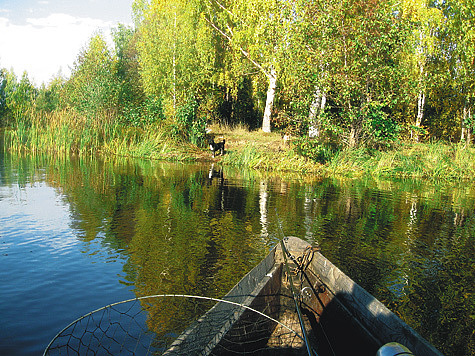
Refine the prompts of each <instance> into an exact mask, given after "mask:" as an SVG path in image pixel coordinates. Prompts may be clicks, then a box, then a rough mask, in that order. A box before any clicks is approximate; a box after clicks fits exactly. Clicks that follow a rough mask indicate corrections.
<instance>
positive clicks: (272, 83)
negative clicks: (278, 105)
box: [262, 67, 277, 132]
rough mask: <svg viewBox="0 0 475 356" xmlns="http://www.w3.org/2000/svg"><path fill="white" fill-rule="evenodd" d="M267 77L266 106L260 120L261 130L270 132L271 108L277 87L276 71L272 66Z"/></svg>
mask: <svg viewBox="0 0 475 356" xmlns="http://www.w3.org/2000/svg"><path fill="white" fill-rule="evenodd" d="M267 78H269V87H268V89H267V99H266V108H265V110H264V118H263V120H262V131H264V132H271V128H270V118H271V115H272V108H273V106H274V98H275V89H276V87H277V72H276V70H275V69H274V68H273V67H272V68H271V70H270V74H269V75H268V76H267Z"/></svg>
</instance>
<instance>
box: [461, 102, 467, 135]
mask: <svg viewBox="0 0 475 356" xmlns="http://www.w3.org/2000/svg"><path fill="white" fill-rule="evenodd" d="M466 119H467V105H464V107H463V114H462V125H461V126H462V132H461V134H460V142H463V141H464V140H465V133H466V131H467V128H466V127H465V120H466Z"/></svg>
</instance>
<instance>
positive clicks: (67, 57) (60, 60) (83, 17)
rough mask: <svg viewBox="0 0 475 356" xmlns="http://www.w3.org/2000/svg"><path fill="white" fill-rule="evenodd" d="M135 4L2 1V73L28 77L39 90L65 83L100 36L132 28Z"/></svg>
mask: <svg viewBox="0 0 475 356" xmlns="http://www.w3.org/2000/svg"><path fill="white" fill-rule="evenodd" d="M132 2H133V0H0V68H7V69H10V68H13V70H14V71H15V73H16V75H17V76H19V77H20V76H21V75H22V73H23V71H25V70H26V71H27V72H28V75H29V77H30V79H31V80H32V81H33V82H35V83H36V84H37V85H40V84H41V83H45V84H47V83H48V82H49V80H50V79H51V78H52V77H53V76H55V75H56V74H57V73H58V72H59V71H60V70H61V73H62V74H63V75H64V76H66V77H68V76H69V75H70V69H71V67H72V65H73V63H74V61H75V60H76V58H77V56H78V54H79V52H80V50H81V48H83V47H84V46H85V45H86V44H87V42H88V40H89V38H90V37H91V36H92V35H93V34H94V33H95V32H96V31H98V30H101V31H103V33H104V34H106V35H109V33H110V28H112V27H115V26H117V24H118V23H119V22H120V23H124V24H128V25H131V23H132V19H131V14H132V10H131V8H132Z"/></svg>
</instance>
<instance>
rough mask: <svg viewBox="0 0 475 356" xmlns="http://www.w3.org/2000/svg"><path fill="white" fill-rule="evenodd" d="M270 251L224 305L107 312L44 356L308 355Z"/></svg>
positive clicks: (179, 300)
mask: <svg viewBox="0 0 475 356" xmlns="http://www.w3.org/2000/svg"><path fill="white" fill-rule="evenodd" d="M276 251H277V248H276V247H275V248H274V249H273V250H271V252H270V253H269V255H267V257H266V258H264V260H262V261H261V263H259V264H258V265H257V266H256V267H255V268H254V269H253V270H252V271H250V272H249V273H248V274H247V275H246V276H244V277H243V278H242V279H241V280H240V281H239V283H238V284H236V285H235V286H234V287H233V288H232V289H231V291H230V292H229V293H228V294H226V295H225V296H224V297H223V299H215V298H208V297H201V296H192V295H177V294H165V295H154V296H147V297H140V298H136V299H130V300H126V301H123V302H119V303H115V304H111V305H108V306H105V307H103V308H100V309H98V310H95V311H93V312H91V313H88V314H86V315H84V316H82V317H80V318H79V319H77V320H75V321H74V322H72V323H71V324H69V325H68V326H67V327H66V328H64V329H63V330H62V331H61V332H59V333H58V334H57V335H56V337H55V338H54V339H53V340H52V341H51V343H50V344H49V345H48V347H47V348H46V350H45V353H44V355H166V356H173V355H239V354H254V355H274V354H278V355H282V354H284V355H294V354H304V353H305V350H307V351H308V354H312V353H313V352H312V351H311V350H310V346H309V345H310V344H311V343H313V341H314V340H309V339H308V338H307V334H306V332H305V329H308V330H310V329H312V328H311V325H310V324H311V321H310V319H308V318H304V317H303V316H302V313H301V312H300V311H299V309H300V307H299V305H298V304H299V303H300V302H297V299H299V298H300V297H301V296H300V297H298V296H297V293H296V291H295V288H294V287H293V285H294V282H293V281H292V278H291V272H290V269H289V266H288V261H287V258H286V257H285V258H284V260H285V265H286V268H285V270H284V269H283V265H284V263H277V261H276V257H278V256H277V255H276ZM282 251H286V249H285V247H284V246H283V243H282ZM289 264H290V263H289ZM284 275H287V277H288V278H283V276H284Z"/></svg>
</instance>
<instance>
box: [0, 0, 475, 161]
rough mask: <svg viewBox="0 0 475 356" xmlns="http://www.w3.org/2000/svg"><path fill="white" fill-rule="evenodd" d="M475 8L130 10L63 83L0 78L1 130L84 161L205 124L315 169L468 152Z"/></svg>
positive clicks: (146, 5) (329, 4) (238, 3)
mask: <svg viewBox="0 0 475 356" xmlns="http://www.w3.org/2000/svg"><path fill="white" fill-rule="evenodd" d="M474 10H475V9H474V4H473V3H472V2H471V1H465V0H456V1H424V0H403V1H395V0H389V1H376V0H359V1H357V0H345V1H336V0H325V1H323V0H295V1H282V0H252V1H247V0H246V1H243V0H210V1H202V0H192V1H182V0H163V1H158V0H152V1H150V2H149V1H147V0H136V1H135V2H134V4H133V7H132V12H133V16H134V22H135V26H134V28H129V27H126V26H123V25H119V26H118V27H117V28H116V29H114V30H113V31H112V37H113V40H114V46H113V48H112V49H111V48H109V46H108V45H107V42H106V40H105V37H104V35H103V34H101V33H98V34H96V35H95V36H93V37H92V38H91V39H90V41H89V43H88V44H87V45H86V46H85V47H84V49H83V50H82V51H81V53H79V55H78V57H77V60H76V62H75V63H74V65H73V70H72V74H71V77H70V78H69V79H64V78H61V77H60V76H58V78H55V79H53V80H52V81H51V82H50V83H49V84H48V85H43V86H41V88H35V87H34V85H32V83H31V82H30V81H29V79H28V75H27V74H26V73H25V74H24V75H23V76H22V78H21V79H18V78H16V77H15V75H14V74H13V72H12V71H8V70H2V71H1V73H0V118H1V124H2V125H3V126H7V127H12V128H14V129H16V130H15V132H16V135H17V136H16V139H17V142H19V143H20V145H26V146H30V147H33V146H35V145H36V146H41V145H47V142H52V143H54V144H56V145H58V142H61V143H60V146H61V147H62V149H66V150H68V149H69V150H79V151H81V150H94V149H97V148H99V147H101V146H103V145H109V146H111V145H114V144H113V143H112V142H115V141H117V140H120V139H122V141H121V142H122V143H123V144H127V143H130V142H131V141H134V140H140V138H139V136H141V135H142V136H143V135H150V132H151V131H153V132H161V133H162V134H163V135H164V136H166V137H169V138H173V139H176V138H180V139H184V140H186V141H189V142H191V143H193V144H197V145H200V144H201V143H202V142H203V139H204V135H205V128H206V124H207V123H209V122H219V123H226V124H236V123H241V124H245V125H247V126H248V127H250V128H257V127H262V130H263V131H264V132H270V131H271V130H273V129H278V130H281V131H282V132H283V133H287V134H291V135H293V136H294V137H298V139H297V140H296V143H297V145H296V147H297V150H298V152H299V153H301V154H302V155H305V156H309V157H311V158H314V159H316V160H319V161H326V160H328V159H329V158H330V157H331V155H332V153H334V152H336V151H338V150H341V149H342V148H346V147H350V148H351V147H359V146H370V147H374V148H387V147H390V146H391V145H392V144H393V142H396V141H397V140H401V139H402V140H412V141H420V140H427V139H441V140H445V141H450V142H460V141H462V142H467V143H470V142H471V141H472V131H473V128H474V119H473V118H474V116H473V111H474V108H473V105H474V95H475V75H474V74H475V19H474V15H473V13H475V11H474ZM32 127H34V128H36V132H38V130H39V131H41V128H45V127H48V129H49V131H48V132H49V135H50V137H49V138H48V139H45V138H43V139H42V140H40V139H38V138H32V137H31V134H28V132H30V131H31V130H30V129H31V128H32ZM52 129H54V130H52ZM151 129H152V130H151ZM52 131H54V132H55V133H54V134H51V132H52ZM55 135H56V136H55ZM58 135H59V136H61V135H63V136H64V135H69V136H71V135H76V136H77V137H76V138H75V139H71V138H64V139H62V140H61V139H60V140H59V141H58ZM37 136H38V135H37ZM37 136H35V137H37ZM149 139H150V137H149ZM114 140H115V141H114ZM115 145H117V143H115Z"/></svg>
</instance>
